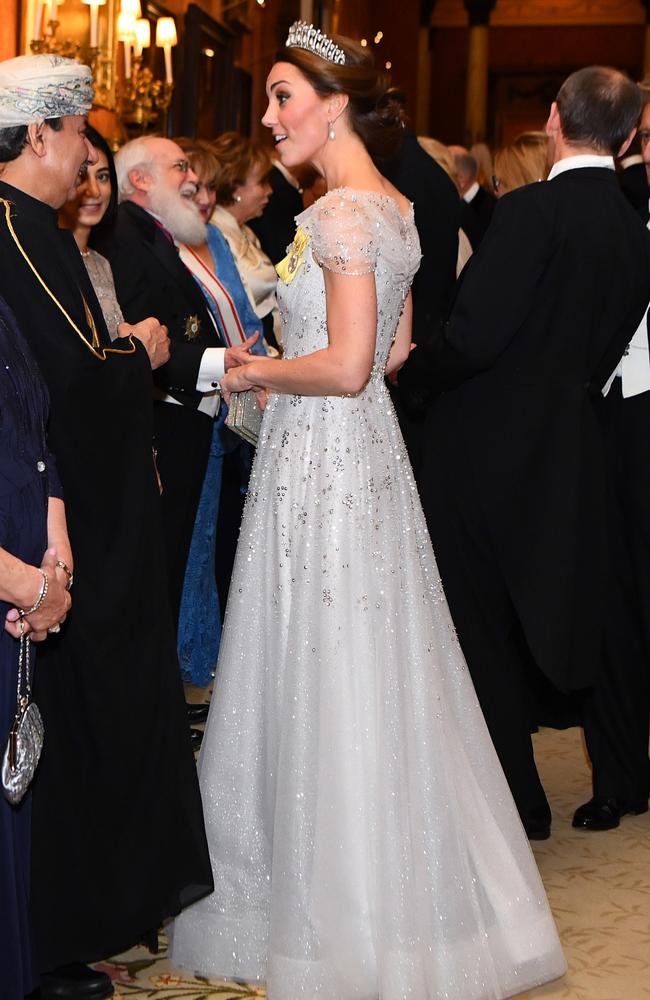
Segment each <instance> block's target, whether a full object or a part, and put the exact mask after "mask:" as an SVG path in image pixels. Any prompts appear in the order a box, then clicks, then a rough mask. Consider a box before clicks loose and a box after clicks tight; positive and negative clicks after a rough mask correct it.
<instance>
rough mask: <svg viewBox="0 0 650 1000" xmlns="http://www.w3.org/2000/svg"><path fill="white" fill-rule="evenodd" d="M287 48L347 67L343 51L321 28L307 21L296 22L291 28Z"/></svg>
mask: <svg viewBox="0 0 650 1000" xmlns="http://www.w3.org/2000/svg"><path fill="white" fill-rule="evenodd" d="M286 47H287V48H288V49H292V48H294V49H306V50H307V52H313V53H314V55H317V56H320V57H321V59H327V61H328V62H331V63H337V65H339V66H344V65H345V52H344V51H343V49H342V48H340V47H339V46H338V45H337V44H336V42H333V41H332V39H331V38H328V37H327V35H324V34H323V32H322V31H320V29H319V28H315V27H314V25H313V24H307V22H306V21H294V23H293V24H292V25H291V27H290V28H289V34H288V36H287V41H286Z"/></svg>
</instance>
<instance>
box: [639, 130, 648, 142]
mask: <svg viewBox="0 0 650 1000" xmlns="http://www.w3.org/2000/svg"><path fill="white" fill-rule="evenodd" d="M639 139H640V140H641V145H642V146H645V145H646V143H648V142H650V132H648V131H646V129H641V131H640V132H639Z"/></svg>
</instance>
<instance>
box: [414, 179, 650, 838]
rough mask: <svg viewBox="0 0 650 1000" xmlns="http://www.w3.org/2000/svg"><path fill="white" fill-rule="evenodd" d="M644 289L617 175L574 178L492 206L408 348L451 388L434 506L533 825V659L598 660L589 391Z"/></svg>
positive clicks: (597, 441) (433, 423)
mask: <svg viewBox="0 0 650 1000" xmlns="http://www.w3.org/2000/svg"><path fill="white" fill-rule="evenodd" d="M649 290H650V236H649V234H648V232H647V230H646V229H645V227H644V226H643V224H642V223H641V221H640V219H639V218H638V217H637V216H636V215H635V213H634V211H633V209H632V208H631V207H630V206H629V205H628V203H627V202H626V200H625V198H624V197H623V195H622V194H621V192H620V190H619V187H618V183H617V180H616V176H615V174H614V172H613V171H610V170H607V169H604V168H599V167H593V168H582V169H574V170H568V171H565V172H564V173H561V174H559V175H558V176H557V177H556V178H554V179H553V180H552V181H549V182H546V183H543V184H532V185H529V186H527V187H524V188H520V189H519V190H517V191H514V192H512V193H511V194H508V195H506V196H505V197H504V198H502V199H501V200H500V202H499V204H498V206H497V209H496V211H495V213H494V216H493V220H492V224H491V226H490V228H489V230H488V232H487V234H486V236H485V239H484V241H483V243H482V244H481V247H480V250H479V251H478V253H477V254H476V255H475V256H474V257H473V258H472V260H471V261H470V262H469V264H468V266H467V268H466V269H465V272H464V274H463V280H462V281H461V285H460V288H459V291H458V294H457V298H456V301H455V304H454V307H453V310H452V313H451V317H450V320H449V321H448V323H447V324H446V325H445V326H444V327H441V328H440V329H439V330H438V332H437V334H436V335H435V336H433V337H432V338H431V340H430V341H429V342H428V343H425V344H424V345H423V346H422V348H421V349H418V351H417V352H414V354H416V353H417V354H419V355H420V357H419V363H420V366H421V368H422V369H424V370H425V371H426V374H427V376H428V377H429V378H430V380H431V382H432V384H435V385H437V387H438V388H439V389H443V390H446V391H444V392H443V394H442V395H441V396H440V397H439V398H438V399H437V401H436V402H435V404H434V405H433V407H432V408H431V412H430V417H429V421H428V425H427V442H426V465H425V470H424V475H423V477H422V483H421V485H422V493H423V503H424V508H425V513H426V516H427V520H428V523H429V529H430V532H431V536H432V540H433V544H434V548H435V550H436V554H437V557H438V561H439V564H440V570H441V575H442V579H443V583H444V586H445V590H446V592H447V596H448V599H449V603H450V606H451V611H452V614H453V617H454V620H455V623H456V626H457V628H458V632H459V637H460V640H461V644H462V646H463V649H464V651H465V655H466V657H467V660H468V664H469V667H470V670H471V672H472V676H473V679H474V683H475V685H476V688H477V693H478V695H479V698H480V700H481V703H482V707H483V710H484V713H485V715H486V720H487V722H488V725H489V726H490V729H491V733H492V738H493V740H494V742H495V745H496V748H497V751H498V752H499V754H500V756H501V760H502V764H503V766H504V770H505V772H506V775H507V777H508V779H509V781H510V783H511V787H512V789H513V792H514V795H515V800H516V801H517V804H518V806H519V809H520V812H521V813H522V815H523V816H524V818H526V816H534V815H540V814H543V813H544V812H545V810H546V805H545V801H544V797H543V792H542V790H541V785H539V781H538V779H537V776H536V772H535V770H534V762H533V760H532V752H531V750H530V739H529V736H528V725H529V718H528V717H527V713H526V710H525V704H524V703H525V699H526V690H525V689H526V684H525V682H524V680H523V675H524V673H525V669H524V668H525V663H526V660H527V659H531V658H532V660H534V662H535V664H537V667H538V668H539V669H541V670H542V671H543V673H544V674H545V675H546V676H547V677H548V678H549V679H550V680H551V681H552V682H553V683H554V684H555V685H556V686H557V687H559V688H560V689H562V690H564V691H569V690H575V689H578V688H582V687H585V686H587V685H590V684H591V683H592V682H593V681H594V676H595V672H596V670H597V666H598V662H599V657H600V652H601V640H602V622H603V609H604V600H605V597H606V583H607V576H606V575H607V561H606V521H605V475H604V462H603V441H602V433H601V430H600V427H599V422H598V419H597V416H596V412H595V408H594V405H593V394H597V393H598V392H599V390H600V388H601V386H602V385H603V384H604V382H605V380H606V379H607V377H608V375H609V374H610V372H611V371H613V370H614V368H615V366H616V364H617V362H618V360H619V358H620V356H621V355H622V353H623V350H624V349H625V346H626V344H627V343H628V341H629V340H630V338H631V337H632V334H633V333H634V331H635V330H636V327H637V325H638V323H639V320H640V318H641V316H642V314H643V312H644V309H645V308H647V302H648V294H649ZM415 360H416V359H415V358H414V361H415ZM517 727H518V732H516V731H515V730H517Z"/></svg>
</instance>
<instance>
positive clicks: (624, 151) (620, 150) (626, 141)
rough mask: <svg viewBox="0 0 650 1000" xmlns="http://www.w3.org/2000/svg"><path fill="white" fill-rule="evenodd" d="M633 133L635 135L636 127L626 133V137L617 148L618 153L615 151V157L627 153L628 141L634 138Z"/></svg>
mask: <svg viewBox="0 0 650 1000" xmlns="http://www.w3.org/2000/svg"><path fill="white" fill-rule="evenodd" d="M635 135H636V129H635V128H633V129H632V131H631V132H630V134H629V135H628V137H627V139H626V140H625V142H624V143H623V145H622V146H621V148H620V149H619V151H618V153H616V157H617V158H618V157H621V156H624V154H625V153H627V151H628V149H629V148H630V143H631V142H632V139H633V138H634V136H635Z"/></svg>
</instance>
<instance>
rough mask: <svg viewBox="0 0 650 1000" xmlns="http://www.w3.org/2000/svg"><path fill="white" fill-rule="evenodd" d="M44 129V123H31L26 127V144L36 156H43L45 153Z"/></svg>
mask: <svg viewBox="0 0 650 1000" xmlns="http://www.w3.org/2000/svg"><path fill="white" fill-rule="evenodd" d="M45 128H46V125H45V122H32V123H31V125H28V126H27V144H28V145H29V146H30V147H31V149H32V152H33V153H34V154H35V155H36V156H45V153H46V152H47V149H46V143H45ZM48 131H51V129H48Z"/></svg>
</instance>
